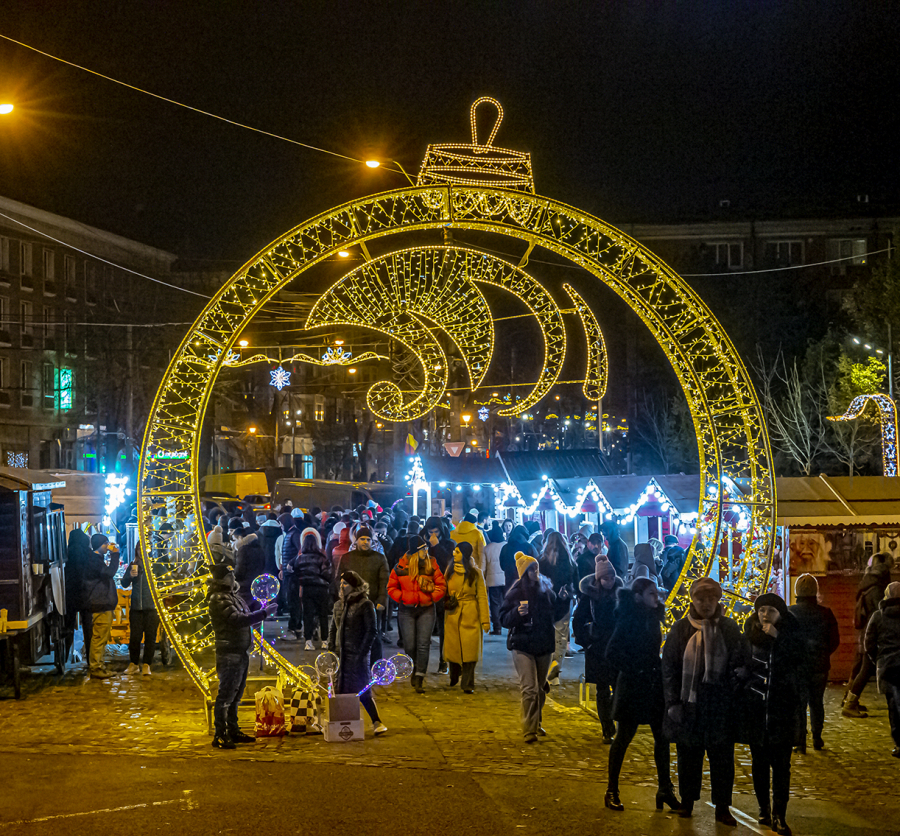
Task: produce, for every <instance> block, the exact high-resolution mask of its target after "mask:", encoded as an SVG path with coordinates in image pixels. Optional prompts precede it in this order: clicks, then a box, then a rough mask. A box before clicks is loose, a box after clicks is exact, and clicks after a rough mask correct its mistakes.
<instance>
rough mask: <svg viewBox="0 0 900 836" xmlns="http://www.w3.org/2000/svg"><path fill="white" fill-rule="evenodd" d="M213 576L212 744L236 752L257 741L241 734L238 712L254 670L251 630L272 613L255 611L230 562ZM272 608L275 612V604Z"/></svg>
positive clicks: (208, 595)
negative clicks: (240, 746)
mask: <svg viewBox="0 0 900 836" xmlns="http://www.w3.org/2000/svg"><path fill="white" fill-rule="evenodd" d="M210 573H211V574H212V579H211V580H210V582H209V587H208V588H207V591H206V602H207V604H208V606H209V618H210V621H211V622H212V628H213V632H214V633H215V636H216V673H217V674H218V677H219V690H218V692H217V693H216V702H215V705H214V706H213V719H214V722H215V737H214V738H213V742H212V745H213V748H214V749H234V748H235V744H237V743H251V742H253V741H255V740H256V738H254V737H253V736H252V735H249V734H244V732H242V731H241V729H240V726H238V719H237V711H238V704H239V703H240V701H241V696H242V695H243V693H244V686H245V685H246V683H247V671H248V670H249V668H250V645H251V642H252V637H251V635H250V629H251V628H252V627H253V626H254V625H256V624H260V623H262V622H263V621H265V619H266V616H267V615H268V610H264V609H258V610H257V611H256V612H251V610H250V607H249V606H248V605H247V602H246V601H245V600H244V598H243V597H242V596H241V595H239V594H238V590H239V589H240V587H239V586H238V583H237V581H236V580H235V578H234V573H233V570H232V567H231V564H230V563H227V562H225V563H216V564H213V565H212V566H211V567H210ZM269 606H270V607H271V608H272V610H274V608H275V604H270V605H269Z"/></svg>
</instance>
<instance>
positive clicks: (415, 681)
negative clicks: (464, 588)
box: [387, 537, 447, 694]
mask: <svg viewBox="0 0 900 836" xmlns="http://www.w3.org/2000/svg"><path fill="white" fill-rule="evenodd" d="M387 591H388V595H390V596H391V598H392V599H393V600H394V601H396V602H397V605H398V612H397V623H398V625H399V627H400V640H401V641H402V642H403V651H404V653H406V655H407V656H409V657H410V658H411V659H412V660H413V664H414V668H413V676H412V685H413V687H414V688H415V689H416V692H417V693H419V694H421V693H422V692H423V691H424V690H425V687H424V685H425V673H426V672H427V671H428V655H429V652H430V651H431V633H432V631H433V630H434V618H435V611H434V604H435V602H436V601H440V600H441V598H443V597H444V595H445V594H446V592H447V584H446V582H445V581H444V576H443V574H441V570H440V567H439V566H438V565H437V561H436V560H435V559H434V558H432V557H429V555H428V544H427V543H426V542H425V541H424V540H423V539H422V538H421V537H410V538H409V542H408V544H407V547H406V554H404V555H403V557H401V558H400V560H399V562H398V563H397V565H396V566H395V567H394V571H393V572H391V577H390V579H389V580H388V587H387Z"/></svg>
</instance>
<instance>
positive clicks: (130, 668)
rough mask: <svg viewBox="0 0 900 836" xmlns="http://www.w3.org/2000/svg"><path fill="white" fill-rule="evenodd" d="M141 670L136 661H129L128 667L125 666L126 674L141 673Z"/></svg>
mask: <svg viewBox="0 0 900 836" xmlns="http://www.w3.org/2000/svg"><path fill="white" fill-rule="evenodd" d="M140 670H141V669H140V668H139V667H138V666H137V665H136V664H135V663H134V662H129V663H128V667H127V668H125V674H126V675H127V676H131V674H133V673H140Z"/></svg>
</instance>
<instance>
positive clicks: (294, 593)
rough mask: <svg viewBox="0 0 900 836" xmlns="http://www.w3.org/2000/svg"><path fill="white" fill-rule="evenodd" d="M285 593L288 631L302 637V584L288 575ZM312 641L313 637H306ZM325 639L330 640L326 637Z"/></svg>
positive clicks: (285, 581)
mask: <svg viewBox="0 0 900 836" xmlns="http://www.w3.org/2000/svg"><path fill="white" fill-rule="evenodd" d="M284 585H285V589H286V591H285V593H284V597H285V599H286V602H287V608H288V614H289V617H288V630H290V631H291V632H292V633H296V634H297V635H300V634H301V633H302V632H303V601H302V600H301V598H300V584H298V583H297V581H296V580H295V579H294V576H293V575H287V576H286V577H285V579H284ZM306 638H307V639H311V638H312V636H311V635H309V636H306ZM324 638H328V637H327V636H325V637H324Z"/></svg>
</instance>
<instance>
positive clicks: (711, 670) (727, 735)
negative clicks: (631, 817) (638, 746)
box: [662, 578, 746, 827]
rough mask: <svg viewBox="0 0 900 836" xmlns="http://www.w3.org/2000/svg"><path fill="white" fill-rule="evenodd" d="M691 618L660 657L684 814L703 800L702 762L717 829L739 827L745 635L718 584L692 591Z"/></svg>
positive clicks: (703, 581) (706, 582) (679, 625)
mask: <svg viewBox="0 0 900 836" xmlns="http://www.w3.org/2000/svg"><path fill="white" fill-rule="evenodd" d="M690 597H691V605H690V608H689V609H688V613H687V615H685V617H684V618H681V619H679V620H678V621H676V622H675V624H673V625H672V629H671V631H670V632H669V635H668V637H667V638H666V645H665V647H664V648H663V654H662V674H663V692H664V693H665V698H666V716H665V720H664V725H665V730H666V734H667V736H668V737H669V739H670V740H673V741H674V742H675V745H676V751H677V753H678V788H679V790H680V792H681V805H682V811H681V814H680V815H682V816H684V817H688V816H690V815H691V814H692V812H693V809H694V802H695V801H697V800H698V799H699V798H700V789H701V786H702V783H703V756H704V754H706V755H707V756H708V757H709V780H710V785H711V788H712V802H713V804H714V805H715V808H716V821H718V822H721V823H723V824H727V825H729V826H730V827H736V826H737V822H736V821H735V818H734V816H733V815H732V814H731V810H730V809H729V808H730V807H731V796H732V792H733V790H734V743H735V733H736V729H735V718H736V715H737V711H736V710H735V708H736V706H735V702H736V700H735V693H736V689H737V685H738V680H739V678H740V676H741V674H742V673H745V672H746V668H745V667H744V666H745V662H746V654H745V652H744V642H743V638H742V635H741V628H740V627H739V626H738V625H737V623H736V622H735V621H733V620H732V619H730V618H726V617H725V615H724V613H723V612H722V606H721V604H720V603H719V601H720V600H721V598H722V587H721V586H720V585H719V583H718V581H715V580H713V579H712V578H699V579H697V580H696V581H694V582H693V584H691V589H690Z"/></svg>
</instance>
